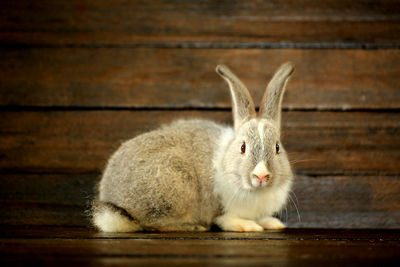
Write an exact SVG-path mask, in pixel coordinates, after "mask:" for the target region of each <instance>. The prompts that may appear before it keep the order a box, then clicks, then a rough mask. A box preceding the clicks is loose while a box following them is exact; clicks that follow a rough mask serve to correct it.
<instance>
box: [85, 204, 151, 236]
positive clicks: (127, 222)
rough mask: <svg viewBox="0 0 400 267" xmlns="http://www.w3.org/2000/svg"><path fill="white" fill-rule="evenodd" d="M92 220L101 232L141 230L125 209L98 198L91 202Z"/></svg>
mask: <svg viewBox="0 0 400 267" xmlns="http://www.w3.org/2000/svg"><path fill="white" fill-rule="evenodd" d="M92 221H93V224H94V226H96V227H97V228H98V229H99V230H100V231H102V232H121V233H124V232H136V231H141V230H143V229H142V227H141V226H140V225H139V223H138V222H137V221H136V220H135V219H133V218H132V216H130V215H129V214H128V212H126V210H124V209H122V208H120V207H118V206H116V205H114V204H111V203H108V202H103V201H100V200H95V201H94V202H93V204H92Z"/></svg>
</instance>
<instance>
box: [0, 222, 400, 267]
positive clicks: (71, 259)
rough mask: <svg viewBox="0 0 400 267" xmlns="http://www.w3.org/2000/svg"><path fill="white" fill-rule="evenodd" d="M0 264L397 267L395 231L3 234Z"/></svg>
mask: <svg viewBox="0 0 400 267" xmlns="http://www.w3.org/2000/svg"><path fill="white" fill-rule="evenodd" d="M0 261H1V262H3V263H7V264H13V265H14V264H16V265H20V264H32V263H40V264H43V265H49V266H50V265H53V266H54V265H56V266H59V265H75V264H80V265H127V264H143V265H148V264H151V265H153V264H154V265H162V266H164V265H199V266H200V265H203V266H204V265H205V264H210V265H242V266H243V265H246V266H248V265H296V266H302V265H314V264H318V265H328V266H337V265H339V264H346V265H349V264H351V265H363V266H365V265H367V266H369V265H380V266H382V264H387V263H391V264H395V263H397V264H399V263H400V231H399V230H379V231H378V230H326V229H307V230H305V229H295V230H293V229H292V230H290V229H289V230H284V231H268V232H264V233H231V232H208V233H197V234H193V233H167V234H166V233H133V234H105V233H97V232H95V231H90V230H87V229H83V228H63V227H35V228H26V229H23V228H22V229H21V228H11V229H7V230H6V231H4V230H3V232H2V233H1V237H0Z"/></svg>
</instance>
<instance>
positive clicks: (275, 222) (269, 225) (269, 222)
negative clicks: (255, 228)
mask: <svg viewBox="0 0 400 267" xmlns="http://www.w3.org/2000/svg"><path fill="white" fill-rule="evenodd" d="M258 223H259V224H260V225H261V226H262V227H264V229H284V228H285V225H284V224H283V223H282V222H281V221H280V220H279V219H277V218H274V217H265V218H263V219H261V220H260V221H259V222H258Z"/></svg>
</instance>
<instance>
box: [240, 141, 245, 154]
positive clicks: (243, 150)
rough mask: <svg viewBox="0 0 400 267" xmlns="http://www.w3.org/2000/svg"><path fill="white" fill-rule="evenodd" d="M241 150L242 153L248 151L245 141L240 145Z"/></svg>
mask: <svg viewBox="0 0 400 267" xmlns="http://www.w3.org/2000/svg"><path fill="white" fill-rule="evenodd" d="M240 151H241V152H242V154H244V153H245V152H246V143H245V142H243V144H242V146H241V147H240Z"/></svg>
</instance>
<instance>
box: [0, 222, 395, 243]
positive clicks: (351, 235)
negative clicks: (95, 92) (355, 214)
mask: <svg viewBox="0 0 400 267" xmlns="http://www.w3.org/2000/svg"><path fill="white" fill-rule="evenodd" d="M3 229H4V230H5V231H2V232H1V233H0V240H1V239H9V238H15V239H17V238H18V239H28V238H33V239H53V238H57V239H99V240H111V239H119V240H124V239H131V240H137V239H138V240H139V239H143V240H153V239H154V240H159V239H162V240H259V241H268V240H308V241H318V240H323V241H335V240H336V241H371V243H372V242H378V241H384V242H386V241H388V242H393V241H400V232H399V230H398V229H321V228H301V229H290V228H285V229H283V230H268V231H263V232H224V231H219V230H218V231H209V232H197V233H195V234H194V233H193V232H165V233H158V232H134V233H105V232H99V231H97V230H96V229H92V228H85V227H79V226H74V227H65V226H43V225H39V226H38V225H25V226H13V225H8V226H3Z"/></svg>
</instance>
